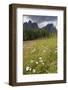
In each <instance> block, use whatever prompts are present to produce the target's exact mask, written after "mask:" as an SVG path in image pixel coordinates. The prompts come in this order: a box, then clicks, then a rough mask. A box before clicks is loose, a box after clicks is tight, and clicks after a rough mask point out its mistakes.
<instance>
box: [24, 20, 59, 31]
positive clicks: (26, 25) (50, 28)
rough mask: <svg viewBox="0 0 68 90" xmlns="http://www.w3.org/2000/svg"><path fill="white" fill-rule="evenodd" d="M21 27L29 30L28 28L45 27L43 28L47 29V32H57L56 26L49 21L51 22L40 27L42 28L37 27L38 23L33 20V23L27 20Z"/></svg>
mask: <svg viewBox="0 0 68 90" xmlns="http://www.w3.org/2000/svg"><path fill="white" fill-rule="evenodd" d="M23 28H24V30H30V29H32V30H33V29H41V30H42V29H45V30H48V32H57V29H56V27H55V26H54V25H53V24H52V23H51V24H47V25H46V26H44V27H42V28H39V27H38V24H37V23H36V22H35V23H32V21H30V20H29V21H28V22H25V23H24V24H23Z"/></svg>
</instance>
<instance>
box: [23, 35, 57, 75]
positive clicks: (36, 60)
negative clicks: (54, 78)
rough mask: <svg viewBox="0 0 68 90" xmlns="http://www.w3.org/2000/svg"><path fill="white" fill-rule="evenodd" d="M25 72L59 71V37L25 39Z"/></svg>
mask: <svg viewBox="0 0 68 90" xmlns="http://www.w3.org/2000/svg"><path fill="white" fill-rule="evenodd" d="M23 42H24V47H23V52H24V55H23V59H24V60H23V63H24V64H23V74H25V75H26V74H47V73H57V37H56V36H55V35H54V36H51V37H49V38H39V39H35V40H28V41H23Z"/></svg>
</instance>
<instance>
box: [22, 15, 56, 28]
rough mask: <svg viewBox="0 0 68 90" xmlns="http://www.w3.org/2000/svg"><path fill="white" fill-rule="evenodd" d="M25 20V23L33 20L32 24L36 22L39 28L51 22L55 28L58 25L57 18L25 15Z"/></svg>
mask: <svg viewBox="0 0 68 90" xmlns="http://www.w3.org/2000/svg"><path fill="white" fill-rule="evenodd" d="M23 18H24V22H28V21H29V20H31V21H32V22H36V23H37V24H38V26H39V27H42V26H44V25H45V24H48V23H50V22H51V23H53V24H54V25H55V26H56V24H57V16H38V15H24V17H23Z"/></svg>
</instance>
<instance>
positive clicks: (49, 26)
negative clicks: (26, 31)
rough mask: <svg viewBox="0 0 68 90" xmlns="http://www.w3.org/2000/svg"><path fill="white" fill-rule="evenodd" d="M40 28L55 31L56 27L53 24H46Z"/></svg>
mask: <svg viewBox="0 0 68 90" xmlns="http://www.w3.org/2000/svg"><path fill="white" fill-rule="evenodd" d="M42 29H45V30H48V32H57V29H56V27H55V26H54V25H53V24H47V25H46V26H44V27H43V28H42Z"/></svg>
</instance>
